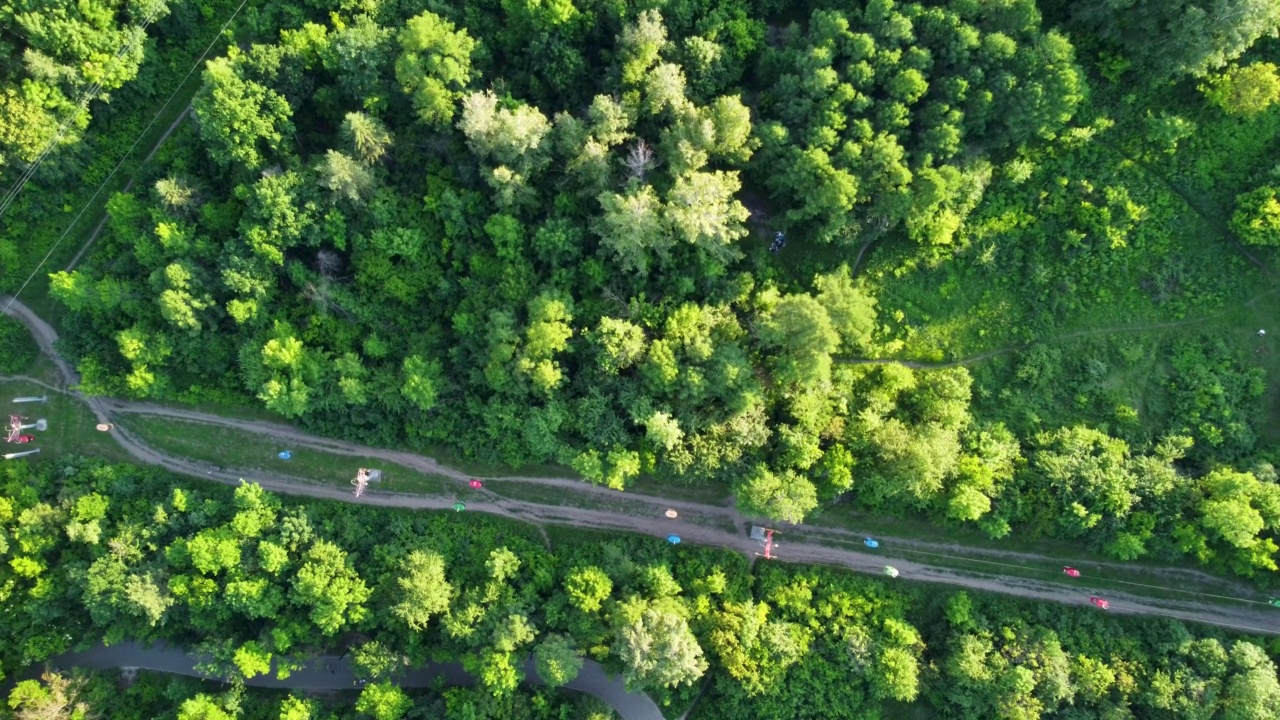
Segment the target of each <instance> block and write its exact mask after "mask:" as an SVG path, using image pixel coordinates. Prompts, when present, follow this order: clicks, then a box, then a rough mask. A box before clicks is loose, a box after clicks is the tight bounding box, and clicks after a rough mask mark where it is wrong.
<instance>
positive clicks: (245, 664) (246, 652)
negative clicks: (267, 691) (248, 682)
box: [231, 640, 271, 679]
mask: <svg viewBox="0 0 1280 720" xmlns="http://www.w3.org/2000/svg"><path fill="white" fill-rule="evenodd" d="M231 661H232V662H233V663H235V666H236V669H237V670H239V671H240V674H241V675H242V676H243V677H244V678H245V679H249V678H253V677H257V676H258V675H266V674H267V673H269V672H271V651H269V650H267V649H266V648H265V647H263V646H262V645H261V644H260V643H257V642H254V641H252V640H250V641H249V642H246V643H244V644H243V645H241V646H240V647H238V648H236V652H235V655H234V656H232V660H231Z"/></svg>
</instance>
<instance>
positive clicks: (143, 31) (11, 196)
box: [0, 9, 159, 216]
mask: <svg viewBox="0 0 1280 720" xmlns="http://www.w3.org/2000/svg"><path fill="white" fill-rule="evenodd" d="M158 14H159V9H157V10H156V11H155V12H153V13H152V14H151V15H149V16H148V17H147V19H146V20H145V21H144V22H143V23H142V25H141V26H140V27H135V29H136V30H138V31H139V32H137V33H136V34H135V35H134V36H133V38H132V39H131V40H130V41H129V42H128V43H126V44H124V45H122V46H121V47H120V49H119V50H118V51H116V54H115V56H114V57H112V58H111V60H110V62H109V65H110V64H114V63H115V62H116V61H117V60H119V59H120V58H122V57H124V55H125V53H127V52H129V51H130V50H132V49H133V47H134V46H135V45H136V44H137V43H138V42H139V41H142V40H145V39H146V37H147V28H148V27H151V23H152V22H153V21H154V20H155V18H156V15H158ZM103 75H104V76H105V75H106V73H105V71H104V72H103ZM101 90H102V80H99V81H98V82H96V83H94V84H93V85H91V86H89V87H88V88H86V89H85V90H83V91H81V93H80V99H79V101H78V102H77V103H76V109H75V111H74V112H72V113H71V114H70V115H69V116H68V117H67V119H66V120H65V121H63V123H62V125H61V126H59V127H58V132H57V133H56V134H54V136H53V138H52V139H51V140H49V142H48V143H46V144H45V146H44V149H43V150H41V151H40V154H39V155H37V156H36V159H35V160H34V161H32V162H31V164H30V165H28V166H27V167H26V169H24V170H23V171H22V174H21V175H20V176H19V177H18V180H17V181H16V182H14V184H13V187H11V188H9V191H8V192H7V193H5V196H4V199H3V200H0V216H3V215H4V213H5V211H7V210H8V209H9V206H10V205H12V204H13V201H14V200H16V199H17V197H18V194H19V193H21V192H22V189H23V188H24V187H26V185H27V181H29V180H30V179H31V177H32V176H33V175H34V174H35V172H36V169H38V168H39V167H40V164H41V163H43V162H44V161H45V158H47V157H48V156H49V154H50V153H52V152H53V149H54V148H55V147H57V145H58V141H59V140H61V139H62V136H63V135H65V134H66V133H67V129H68V128H70V127H71V123H72V122H73V121H74V120H75V119H76V118H78V117H80V114H81V113H82V112H84V111H85V109H86V108H88V107H89V103H91V102H93V100H94V98H96V97H97V96H98V92H99V91H101Z"/></svg>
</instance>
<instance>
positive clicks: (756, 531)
mask: <svg viewBox="0 0 1280 720" xmlns="http://www.w3.org/2000/svg"><path fill="white" fill-rule="evenodd" d="M751 539H752V540H755V541H757V542H759V543H761V544H763V543H764V541H765V530H764V528H762V527H760V526H759V525H752V526H751Z"/></svg>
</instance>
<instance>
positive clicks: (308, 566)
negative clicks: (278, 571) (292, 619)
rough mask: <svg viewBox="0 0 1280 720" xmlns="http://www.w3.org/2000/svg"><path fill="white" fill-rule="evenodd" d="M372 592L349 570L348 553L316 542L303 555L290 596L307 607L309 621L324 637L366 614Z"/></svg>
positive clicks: (336, 547)
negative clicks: (366, 602)
mask: <svg viewBox="0 0 1280 720" xmlns="http://www.w3.org/2000/svg"><path fill="white" fill-rule="evenodd" d="M370 594H371V591H370V590H369V588H368V587H367V586H366V585H365V584H364V581H363V580H361V579H360V576H359V575H358V574H356V571H355V570H353V569H352V568H351V567H350V564H349V561H348V559H347V553H346V552H345V551H344V550H343V549H342V548H340V547H338V546H337V545H335V544H333V543H331V542H329V541H327V540H319V541H317V542H316V543H315V544H314V545H312V546H311V547H310V548H309V549H308V550H307V552H306V553H305V554H304V555H303V564H302V567H300V568H299V569H298V574H297V575H296V576H295V577H294V578H293V589H292V592H291V596H292V598H293V600H294V601H295V602H297V603H298V604H299V605H301V606H303V607H305V608H308V612H309V615H310V617H311V621H312V622H314V623H315V624H316V627H318V628H320V630H321V631H322V632H323V633H324V634H325V635H334V634H336V633H337V632H338V631H339V630H341V629H342V628H343V627H344V626H346V625H347V624H349V623H354V622H359V621H360V620H362V619H363V618H364V617H365V616H366V615H367V614H368V610H367V609H366V608H365V607H364V603H365V601H367V600H368V599H369V596H370Z"/></svg>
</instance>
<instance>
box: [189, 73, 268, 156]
mask: <svg viewBox="0 0 1280 720" xmlns="http://www.w3.org/2000/svg"><path fill="white" fill-rule="evenodd" d="M237 57H238V54H237V53H236V51H235V50H234V49H233V50H232V52H231V53H230V54H228V56H227V57H221V58H217V59H215V60H210V61H209V63H208V65H207V66H206V68H205V71H204V84H203V85H202V86H201V87H200V91H199V92H198V93H196V96H195V98H194V99H193V100H192V101H191V105H192V108H194V111H195V115H196V123H197V125H198V127H199V128H200V135H201V137H203V138H204V140H205V143H206V147H207V148H208V151H209V155H210V156H211V157H212V158H213V159H214V160H216V161H217V162H218V163H220V164H222V165H230V164H232V163H239V164H241V165H243V166H245V167H246V168H248V169H250V170H256V169H258V168H260V167H261V166H262V165H263V163H264V162H265V157H264V154H263V153H264V152H265V151H266V150H267V149H270V150H272V151H276V150H279V149H281V147H282V145H283V143H284V142H285V140H286V139H288V138H289V137H290V136H291V135H292V134H293V122H292V119H291V118H292V111H291V110H290V108H289V103H287V102H286V101H285V99H284V98H283V97H281V96H280V94H279V93H277V92H276V91H274V90H272V89H270V88H267V87H264V86H263V85H260V84H258V83H256V82H254V81H252V80H246V79H245V78H243V77H241V75H240V73H239V70H238V68H237V66H236V63H235V59H236V58H237Z"/></svg>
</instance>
